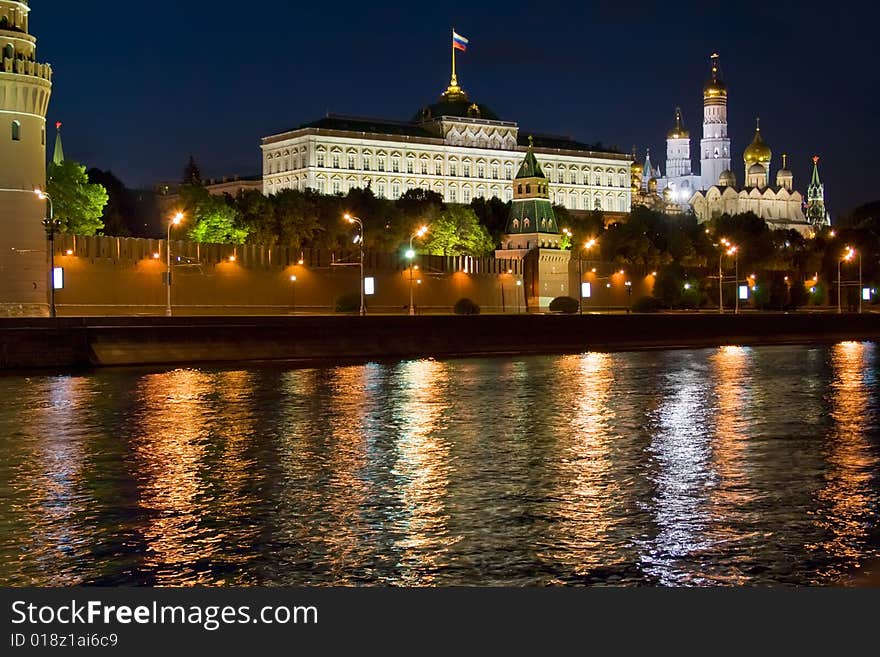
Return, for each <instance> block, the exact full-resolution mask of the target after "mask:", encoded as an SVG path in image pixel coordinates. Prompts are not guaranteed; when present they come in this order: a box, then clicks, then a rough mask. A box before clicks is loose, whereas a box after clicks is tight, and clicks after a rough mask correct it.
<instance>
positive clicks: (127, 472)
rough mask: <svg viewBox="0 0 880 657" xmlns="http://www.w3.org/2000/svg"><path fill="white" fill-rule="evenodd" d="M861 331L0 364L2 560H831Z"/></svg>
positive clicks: (593, 573) (570, 576)
mask: <svg viewBox="0 0 880 657" xmlns="http://www.w3.org/2000/svg"><path fill="white" fill-rule="evenodd" d="M878 367H880V363H878V358H877V351H876V347H875V346H874V345H872V344H841V345H837V346H834V347H831V348H827V349H826V348H818V347H809V348H808V347H803V348H798V347H789V348H756V349H743V348H737V347H729V348H724V349H719V350H703V351H678V352H655V353H641V354H592V353H591V354H583V355H578V356H562V357H527V358H525V357H524V358H510V359H488V360H459V361H448V362H437V361H431V360H424V361H412V362H401V363H385V364H382V363H373V364H368V365H362V366H353V367H339V368H327V369H306V370H283V369H274V368H249V369H240V368H239V369H233V370H214V369H195V370H192V369H190V370H174V371H168V372H160V373H156V372H144V371H138V370H119V371H102V372H95V373H92V374H89V375H87V376H74V377H43V376H38V377H29V378H28V377H6V378H0V396H2V397H3V399H4V400H5V403H4V405H3V407H2V408H0V450H2V458H0V491H2V493H3V494H2V496H0V557H2V559H0V583H3V584H11V585H28V584H40V585H73V584H150V585H202V584H205V585H250V584H264V585H279V586H280V585H285V586H291V585H303V584H326V585H333V584H335V585H359V584H392V585H425V586H433V585H437V586H447V585H505V584H506V585H545V584H574V585H600V584H624V585H644V584H672V585H680V584H685V585H706V584H780V583H783V584H829V583H837V582H840V581H843V579H845V578H846V577H847V575H848V574H850V573H852V571H853V570H854V569H855V568H856V567H857V566H858V565H860V564H862V563H865V562H867V561H869V560H874V559H878V558H880V538H878V537H880V531H878V526H880V520H878V509H880V493H878V489H880V484H878V440H880V416H878V403H880V402H878V399H880V384H878V379H877V373H878Z"/></svg>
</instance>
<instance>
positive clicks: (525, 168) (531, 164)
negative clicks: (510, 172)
mask: <svg viewBox="0 0 880 657" xmlns="http://www.w3.org/2000/svg"><path fill="white" fill-rule="evenodd" d="M521 178H545V179H546V178H547V176H545V175H544V172H543V171H542V170H541V165H540V164H538V158H536V157H535V151H534V150H533V149H532V140H531V137H530V138H529V150H528V152H527V153H526V159H524V160H523V163H522V166H521V167H520V168H519V172H518V173H517V174H516V179H517V180H519V179H521Z"/></svg>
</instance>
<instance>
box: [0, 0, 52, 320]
mask: <svg viewBox="0 0 880 657" xmlns="http://www.w3.org/2000/svg"><path fill="white" fill-rule="evenodd" d="M29 14H30V6H29V4H28V2H27V1H25V0H18V1H16V0H0V316H4V315H47V314H48V298H47V296H48V284H49V274H48V269H47V263H46V259H47V253H46V233H45V230H44V229H43V224H42V221H43V219H44V218H45V217H46V204H45V201H40V200H39V199H38V198H37V197H36V195H35V194H34V190H35V189H43V188H44V187H45V184H46V112H47V110H48V107H49V97H50V95H51V93H52V68H51V67H50V66H49V65H48V64H40V63H38V62H37V56H36V45H37V41H36V39H35V38H34V37H32V36H31V35H30V33H29V30H28V27H29Z"/></svg>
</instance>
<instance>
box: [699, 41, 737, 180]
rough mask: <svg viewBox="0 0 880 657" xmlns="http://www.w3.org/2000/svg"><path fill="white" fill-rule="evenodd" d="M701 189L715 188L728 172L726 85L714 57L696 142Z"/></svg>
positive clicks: (716, 56)
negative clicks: (699, 163) (699, 137)
mask: <svg viewBox="0 0 880 657" xmlns="http://www.w3.org/2000/svg"><path fill="white" fill-rule="evenodd" d="M700 151H701V152H700V157H701V163H702V168H701V178H702V180H701V183H702V187H703V189H709V188H710V187H711V186H712V185H717V184H718V181H719V179H720V178H721V174H722V173H724V172H725V171H728V170H730V137H729V136H728V134H727V85H726V84H725V83H724V80H723V79H722V75H721V65H720V64H719V63H718V55H717V54H715V55H712V75H711V77H710V78H709V81H708V82H706V85H705V86H704V87H703V140H702V142H701V143H700Z"/></svg>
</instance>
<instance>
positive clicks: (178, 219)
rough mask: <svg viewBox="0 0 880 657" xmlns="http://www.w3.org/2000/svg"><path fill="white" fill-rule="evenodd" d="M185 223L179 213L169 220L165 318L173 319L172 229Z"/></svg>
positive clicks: (166, 250) (166, 249) (166, 252)
mask: <svg viewBox="0 0 880 657" xmlns="http://www.w3.org/2000/svg"><path fill="white" fill-rule="evenodd" d="M182 223H183V213H182V212H178V213H177V214H175V215H174V216H173V217H171V218H170V219H169V220H168V239H167V240H166V241H165V256H166V266H165V286H166V288H167V289H166V293H167V295H166V304H165V316H166V317H171V227H172V226H179V225H180V224H182Z"/></svg>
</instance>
